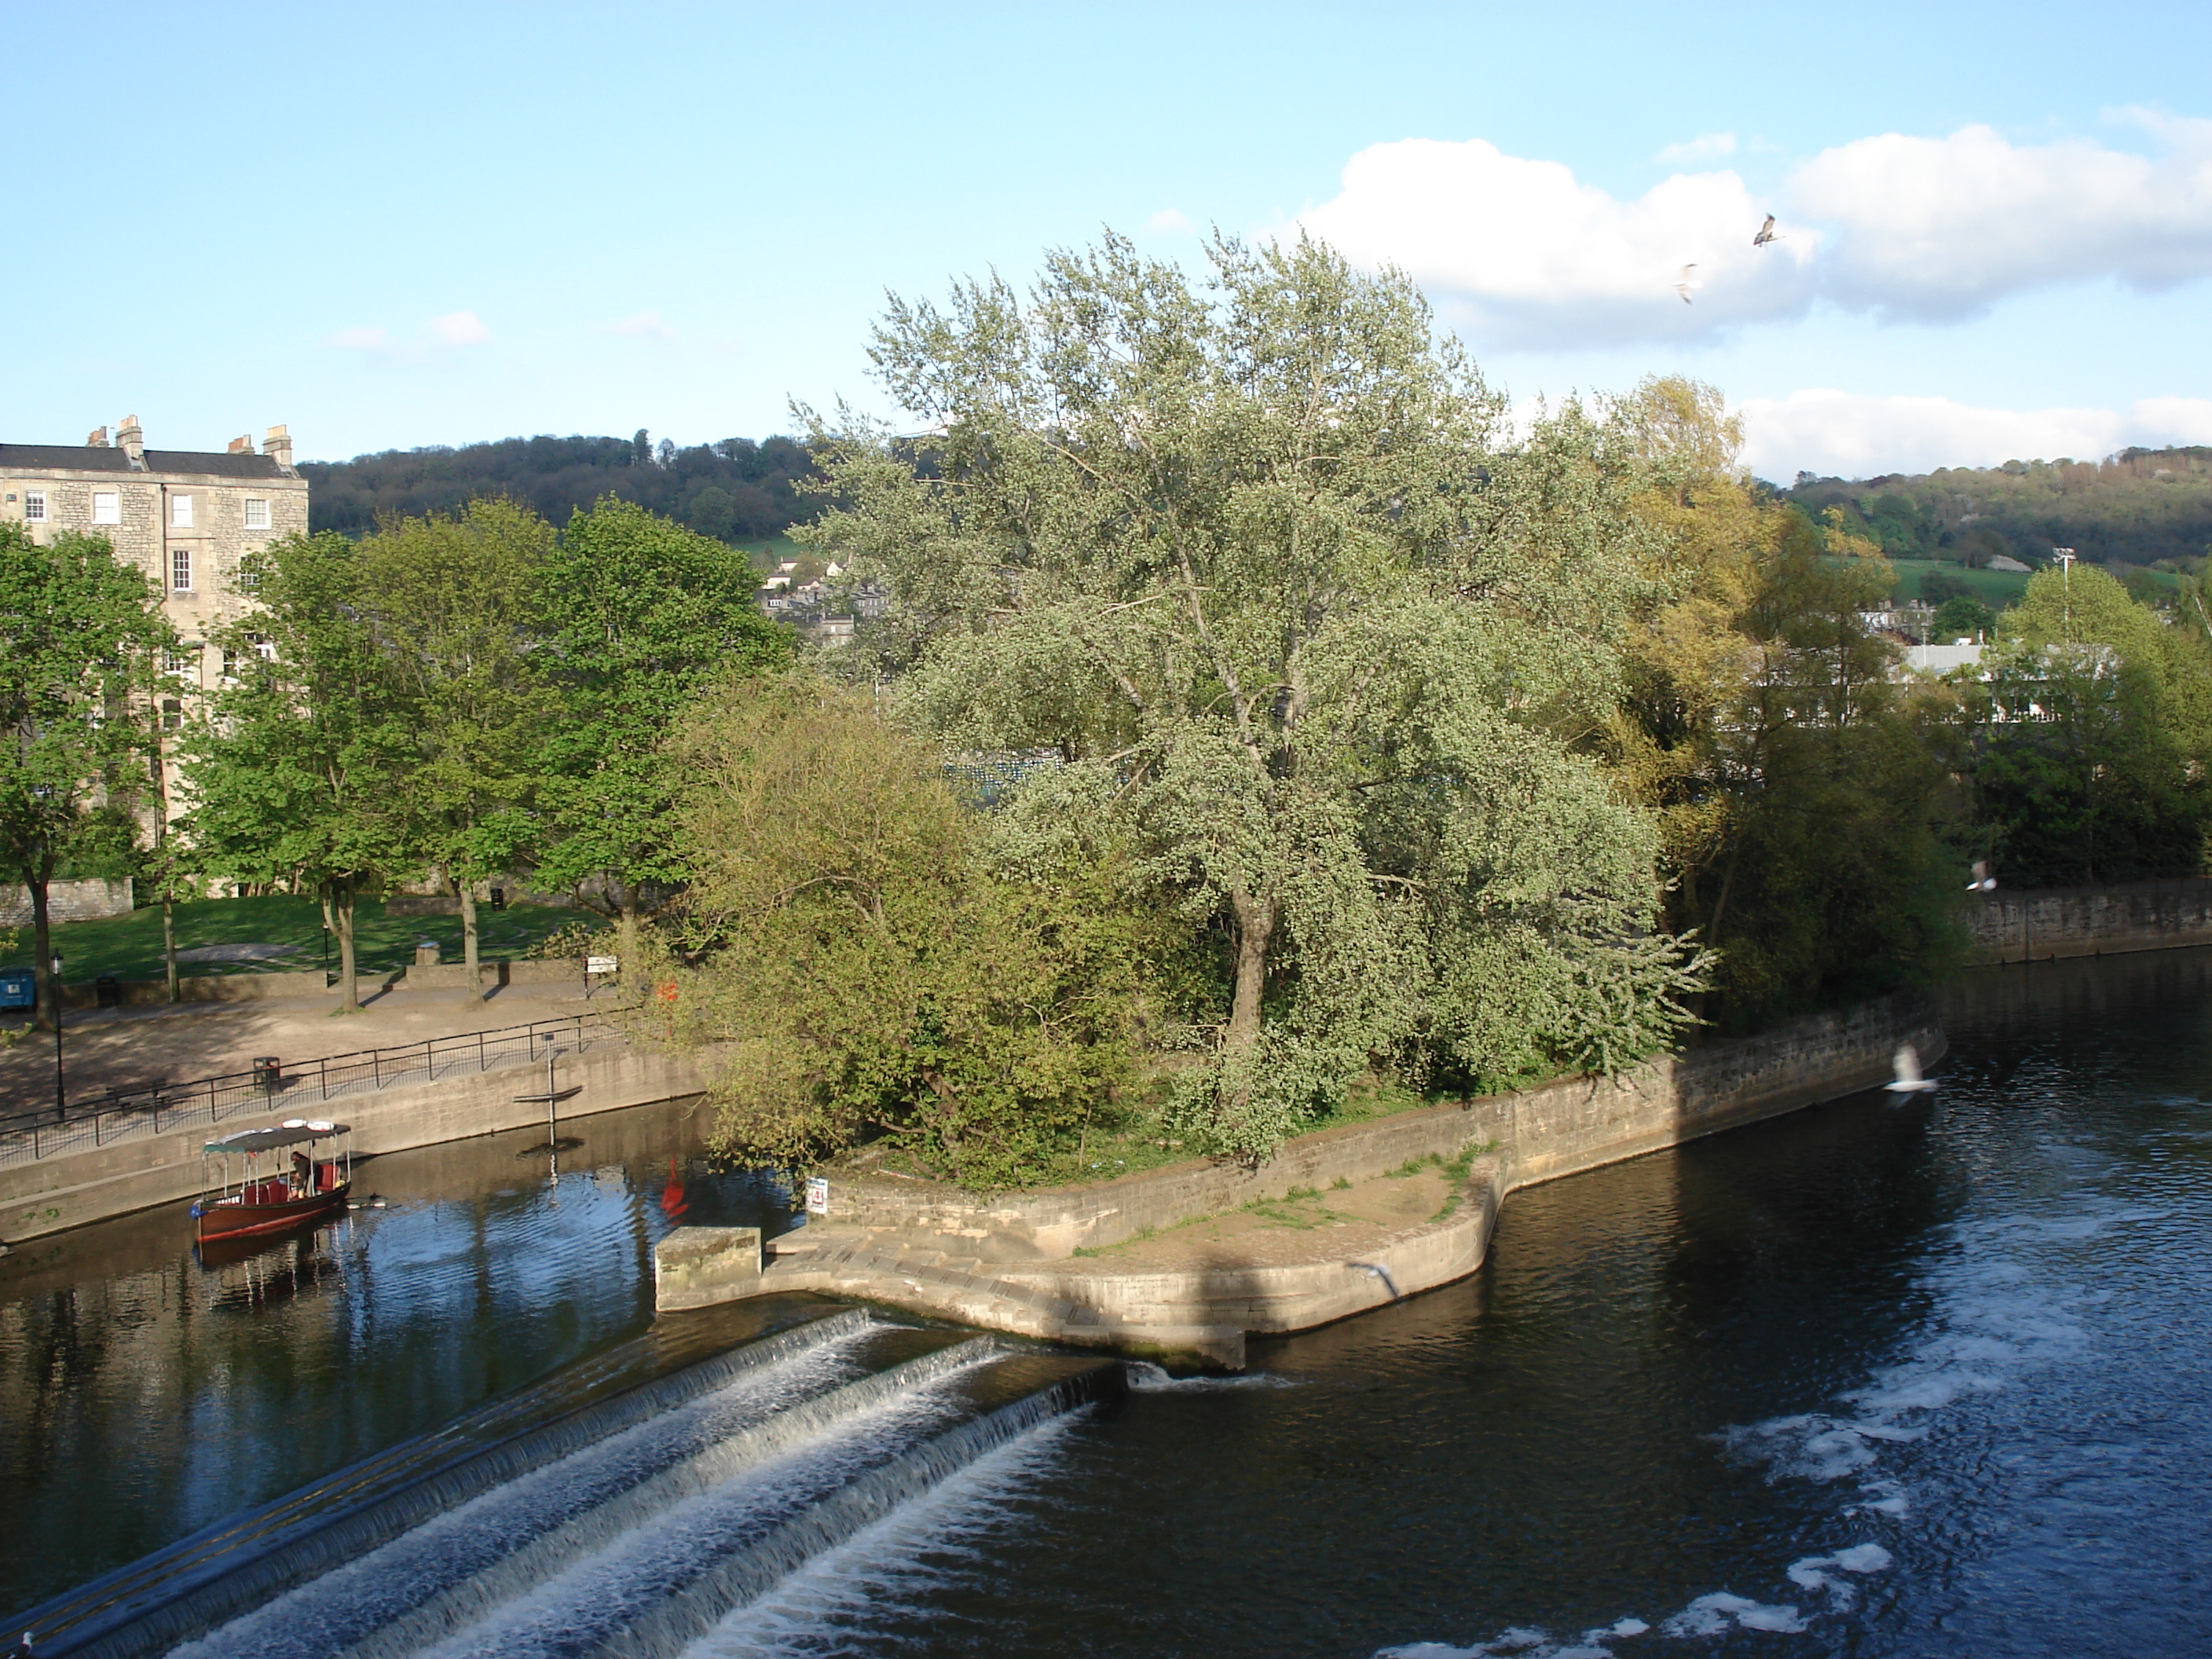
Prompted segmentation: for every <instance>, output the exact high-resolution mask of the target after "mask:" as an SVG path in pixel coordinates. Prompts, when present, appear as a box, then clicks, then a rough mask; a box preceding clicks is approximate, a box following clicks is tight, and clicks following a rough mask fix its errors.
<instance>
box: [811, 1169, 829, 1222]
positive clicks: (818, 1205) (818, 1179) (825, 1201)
mask: <svg viewBox="0 0 2212 1659" xmlns="http://www.w3.org/2000/svg"><path fill="white" fill-rule="evenodd" d="M806 1213H807V1214H809V1215H828V1214H829V1176H807V1177H806Z"/></svg>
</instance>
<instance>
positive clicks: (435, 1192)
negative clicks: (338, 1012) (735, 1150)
mask: <svg viewBox="0 0 2212 1659" xmlns="http://www.w3.org/2000/svg"><path fill="white" fill-rule="evenodd" d="M705 1128H706V1124H705V1122H704V1121H703V1116H702V1115H701V1114H699V1113H697V1112H696V1111H695V1110H694V1109H692V1107H691V1106H690V1104H689V1103H671V1104H668V1105H664V1106H656V1107H647V1108H641V1109H635V1110H633V1111H627V1112H619V1113H610V1114H605V1115H600V1116H596V1117H588V1118H580V1119H574V1120H570V1121H565V1122H564V1123H563V1124H562V1132H563V1138H564V1140H566V1141H568V1143H569V1144H567V1145H564V1146H562V1147H561V1148H560V1149H559V1150H558V1151H557V1152H551V1151H549V1149H548V1148H547V1147H546V1146H545V1132H544V1128H543V1127H539V1128H538V1129H537V1130H536V1131H535V1132H534V1133H520V1132H517V1133H510V1134H505V1135H495V1136H486V1137H483V1138H482V1139H476V1140H469V1141H460V1142H455V1143H453V1144H451V1145H448V1146H437V1147H428V1148H424V1149H422V1150H421V1151H419V1152H404V1153H398V1154H394V1155H392V1156H389V1157H386V1158H376V1159H373V1160H369V1161H368V1162H366V1163H364V1164H363V1165H362V1171H361V1178H360V1179H359V1180H358V1181H357V1182H356V1192H357V1193H359V1194H362V1195H363V1201H364V1202H365V1203H366V1204H367V1205H368V1206H369V1207H363V1208H357V1209H355V1210H353V1211H351V1212H349V1213H347V1214H346V1215H344V1216H343V1218H338V1219H335V1220H327V1221H326V1222H325V1225H319V1226H313V1227H310V1228H307V1229H306V1230H304V1231H300V1232H296V1233H291V1234H287V1235H283V1236H281V1237H276V1238H273V1239H252V1240H238V1241H235V1242H233V1243H219V1244H216V1245H212V1246H203V1247H200V1249H199V1250H198V1251H197V1252H196V1251H195V1249H194V1247H193V1245H192V1243H191V1226H190V1223H189V1221H188V1220H187V1219H186V1218H185V1215H184V1209H185V1206H183V1205H182V1204H178V1205H172V1206H163V1207H162V1208H161V1209H159V1210H155V1211H151V1212H146V1213H143V1214H141V1215H137V1216H131V1217H125V1218H121V1219H119V1220H117V1221H113V1222H109V1223H105V1224H102V1225H99V1226H95V1227H90V1228H85V1229H82V1230H80V1231H76V1232H74V1233H67V1234H63V1235H61V1236H59V1237H56V1238H52V1239H47V1240H41V1241H36V1242H34V1243H32V1244H30V1245H28V1246H27V1247H24V1248H22V1249H19V1250H18V1251H17V1252H16V1253H15V1254H14V1255H10V1256H9V1257H7V1258H5V1259H4V1260H0V1425H4V1428H0V1514H8V1515H11V1516H24V1515H35V1516H37V1517H38V1522H39V1534H40V1548H38V1549H36V1550H18V1549H10V1550H8V1551H5V1552H0V1608H9V1607H23V1606H27V1605H29V1604H31V1603H32V1602H33V1601H39V1600H41V1599H43V1598H44V1597H46V1596H47V1595H52V1594H54V1593H56V1592H58V1591H60V1590H62V1589H66V1588H69V1587H70V1586H71V1585H73V1584H76V1583H81V1582H82V1581H83V1580H85V1579H87V1578H88V1577H93V1576H94V1575H95V1574H97V1573H99V1572H100V1571H106V1569H108V1568H111V1567H113V1566H115V1565H119V1564H121V1563H124V1562H126V1561H129V1560H131V1559H134V1558H136V1557H137V1556H138V1555H141V1554H143V1553H145V1552H147V1551H148V1550H150V1549H152V1548H155V1547H158V1546H160V1545H161V1544H164V1543H167V1542H168V1541H171V1540H173V1539H175V1538H177V1537H180V1536H182V1535H184V1534H187V1533H189V1532H191V1531H193V1530H194V1529H196V1528H198V1527H201V1526H203V1525H205V1524H207V1523H208V1522H212V1521H215V1520H216V1519H219V1518H220V1517H222V1516H225V1515H228V1514H230V1513H232V1512H234V1511H235V1510H240V1509H243V1508H246V1507H248V1506H250V1505H252V1504H257V1503H260V1502H263V1501H264V1500H266V1499H268V1498H271V1497H274V1496H276V1495H277V1494H279V1493H282V1492H287V1491H289V1490H290V1489H291V1488H293V1487H295V1486H299V1485H301V1483H303V1482H304V1481H307V1480H312V1479H313V1478H315V1477H316V1476H318V1475H320V1474H325V1473H327V1472H329V1471H331V1470H332V1469H336V1468H342V1467H343V1466H345V1465H346V1464H349V1463H350V1462H355V1461H356V1460H357V1459H359V1458H362V1457H363V1456H366V1455H368V1454H370V1453H372V1452H374V1451H375V1450H377V1449H380V1448H381V1447H384V1446H386V1445H389V1444H392V1443H394V1442H395V1441H398V1440H400V1439H404V1438H405V1437H408V1436H410V1435H415V1434H418V1433H421V1432H422V1431H425V1430H428V1429H430V1428H433V1427H435V1426H436V1425H439V1424H441V1423H443V1422H445V1421H447V1419H451V1418H453V1417H454V1416H456V1415H458V1414H459V1413H462V1412H464V1411H466V1410H468V1409H469V1408H470V1407H474V1406H476V1405H477V1404H479V1403H481V1402H482V1401H485V1400H487V1399H489V1398H490V1397H492V1396H493V1395H497V1394H500V1393H501V1392H503V1391H505V1390H507V1389H513V1388H515V1387H517V1386H519V1385H520V1384H522V1383H527V1382H529V1381H531V1380H532V1379H533V1378H536V1377H539V1376H544V1375H545V1374H546V1373H548V1372H550V1371H551V1370H555V1369H556V1368H557V1367H560V1366H562V1365H566V1364H570V1363H572V1362H574V1361H575V1360H577V1359H579V1358H582V1357H584V1356H586V1355H588V1354H591V1353H593V1352H598V1351H600V1350H602V1349H604V1348H605V1347H606V1346H608V1345H610V1344H611V1343H614V1342H617V1341H618V1340H621V1339H623V1338H624V1337H626V1336H629V1335H632V1334H635V1333H636V1332H638V1331H640V1330H641V1329H642V1328H644V1327H645V1326H646V1324H647V1322H649V1321H650V1318H651V1314H652V1249H653V1242H654V1241H655V1240H656V1239H658V1238H659V1237H660V1236H661V1235H662V1234H663V1233H665V1231H667V1230H668V1229H669V1228H670V1227H671V1226H672V1225H676V1221H677V1219H678V1216H679V1215H680V1216H681V1218H683V1219H684V1220H686V1221H702V1222H707V1223H709V1224H720V1225H732V1224H736V1225H761V1226H763V1227H765V1228H766V1229H767V1230H768V1231H771V1232H775V1231H781V1230H782V1229H783V1228H784V1227H786V1226H787V1225H789V1221H790V1215H789V1206H788V1195H787V1193H786V1192H785V1191H783V1190H782V1188H781V1184H780V1183H779V1182H775V1180H773V1179H772V1178H767V1177H763V1176H759V1175H757V1174H754V1173H750V1172H717V1171H716V1170H714V1169H713V1168H712V1167H711V1166H710V1164H709V1161H708V1158H706V1156H705V1153H704V1142H703V1134H704V1131H705ZM556 1176H557V1180H556ZM671 1187H674V1188H678V1189H679V1191H680V1194H681V1198H680V1201H679V1205H678V1208H677V1209H676V1210H673V1211H671V1209H670V1208H669V1207H668V1206H667V1205H666V1203H665V1200H666V1197H667V1194H668V1193H669V1191H670V1190H671ZM379 1200H380V1201H381V1203H382V1204H383V1206H384V1207H382V1208H377V1207H374V1205H375V1204H376V1203H377V1202H378V1201H379Z"/></svg>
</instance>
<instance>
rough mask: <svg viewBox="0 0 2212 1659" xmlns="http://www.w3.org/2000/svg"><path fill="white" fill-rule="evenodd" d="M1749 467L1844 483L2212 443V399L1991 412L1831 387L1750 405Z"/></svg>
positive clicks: (1744, 410)
mask: <svg viewBox="0 0 2212 1659" xmlns="http://www.w3.org/2000/svg"><path fill="white" fill-rule="evenodd" d="M1740 412H1741V415H1742V416H1743V423H1744V437H1745V444H1744V460H1745V462H1746V464H1747V465H1749V466H1750V468H1751V469H1752V471H1754V472H1756V473H1758V474H1759V476H1760V477H1766V478H1773V479H1776V480H1778V481H1780V482H1783V483H1787V482H1788V481H1789V480H1790V478H1792V477H1795V476H1796V474H1797V473H1798V472H1799V471H1812V472H1818V473H1822V474H1825V475H1831V476H1835V477H1846V478H1863V477H1874V476H1876V475H1878V474H1881V473H1884V472H1922V471H1929V470H1930V469H1932V468H1935V467H1939V466H1994V465H1997V464H1998V463H2000V462H2002V461H2008V460H2056V459H2057V458H2058V457H2060V456H2062V455H2070V456H2072V457H2074V458H2075V459H2077V460H2090V459H2097V458H2100V457H2102V456H2105V455H2109V454H2111V453H2112V452H2113V451H2115V450H2118V449H2124V448H2125V447H2127V446H2129V445H2130V444H2146V445H2160V444H2176V443H2212V398H2143V399H2142V400H2141V401H2139V402H2137V403H2136V404H2132V405H2131V406H2130V407H2129V408H2127V409H2124V410H2114V409H2063V408H2062V409H1984V408H1977V407H1975V406H1973V405H1972V404H1960V403H1954V402H1953V401H1952V400H1951V399H1950V398H1875V397H1867V396H1863V395H1861V394H1859V393H1856V392H1836V391H1831V390H1825V389H1815V390H1807V391H1802V392H1791V393H1790V395H1789V396H1788V397H1787V398H1749V399H1747V400H1746V401H1745V402H1744V403H1743V404H1741V409H1740Z"/></svg>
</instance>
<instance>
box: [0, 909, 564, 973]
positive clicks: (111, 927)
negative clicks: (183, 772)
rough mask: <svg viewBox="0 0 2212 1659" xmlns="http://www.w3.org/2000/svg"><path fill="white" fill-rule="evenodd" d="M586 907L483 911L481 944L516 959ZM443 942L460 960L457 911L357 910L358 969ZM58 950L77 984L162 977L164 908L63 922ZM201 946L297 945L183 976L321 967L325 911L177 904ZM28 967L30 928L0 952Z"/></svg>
mask: <svg viewBox="0 0 2212 1659" xmlns="http://www.w3.org/2000/svg"><path fill="white" fill-rule="evenodd" d="M588 920H589V916H588V915H587V913H586V912H584V911H581V910H571V909H566V908H556V907H554V906H550V905H538V904H519V905H510V906H509V907H508V908H506V909H504V910H495V909H493V908H490V906H489V905H485V906H483V907H480V908H478V910H477V951H479V953H480V954H481V955H482V956H483V959H484V960H485V961H487V962H496V961H499V960H501V959H502V958H506V959H508V960H513V959H517V958H520V957H522V956H523V955H525V954H526V952H527V951H529V949H530V947H531V946H532V945H534V944H536V943H537V942H538V940H539V939H544V937H545V936H546V935H547V934H549V933H558V932H559V931H560V930H561V929H562V928H563V927H569V926H571V925H573V924H574V923H576V922H579V921H588ZM424 939H435V940H436V941H437V943H438V945H439V948H440V950H441V951H442V953H443V955H444V957H445V960H447V962H459V960H460V959H461V919H460V918H459V916H387V915H385V914H384V904H383V902H382V901H381V900H375V901H370V900H363V901H362V902H361V903H360V904H359V905H358V906H356V908H355V910H354V945H355V949H356V951H357V953H358V955H359V958H360V963H361V968H362V971H363V972H364V973H368V972H373V971H375V970H377V969H386V968H403V967H405V966H406V965H407V964H408V963H411V962H412V961H414V960H415V947H416V945H417V944H419V943H420V942H421V941H422V940H424ZM54 945H55V947H56V948H57V949H58V950H59V951H61V953H62V957H63V963H64V965H63V972H62V977H63V978H64V979H65V980H67V981H70V983H72V984H75V983H77V982H80V981H88V980H94V979H98V978H100V977H101V976H102V975H113V976H114V977H115V978H117V979H159V978H161V971H162V970H161V907H160V906H158V905H149V906H147V907H146V908H143V909H139V910H134V911H132V912H131V914H130V915H127V916H111V917H109V918H107V919H106V920H105V921H70V922H64V923H63V924H62V925H61V926H59V927H56V928H55V929H54ZM194 945H296V946H297V947H298V948H297V949H296V950H295V951H291V952H289V954H287V955H284V956H281V957H273V958H271V959H269V960H266V961H261V962H180V963H178V964H177V971H178V972H179V973H181V974H191V975H201V974H258V973H268V972H270V971H282V970H283V969H306V968H319V967H320V966H321V965H322V961H323V912H322V907H321V906H320V905H319V904H318V903H317V902H315V901H314V900H313V899H311V898H246V899H200V900H198V901H197V902H193V903H191V904H179V906H178V907H177V949H178V950H179V951H187V950H190V949H191V947H192V946H194ZM29 966H31V930H30V928H29V927H28V926H25V927H19V928H17V929H16V930H15V948H14V949H13V950H11V951H6V952H4V953H0V968H28V967H29ZM331 967H332V968H333V969H335V968H336V967H337V941H336V940H335V939H333V940H332V941H331Z"/></svg>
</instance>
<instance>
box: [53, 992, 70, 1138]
mask: <svg viewBox="0 0 2212 1659" xmlns="http://www.w3.org/2000/svg"><path fill="white" fill-rule="evenodd" d="M48 965H49V966H51V967H52V969H53V973H52V975H51V976H50V977H51V980H52V985H53V987H54V1121H55V1122H57V1123H58V1122H60V1121H62V1110H63V1108H64V1106H65V1105H67V1103H68V1098H69V1097H67V1096H66V1095H64V1093H63V1092H62V953H61V952H60V951H55V952H54V957H53V961H52V963H50V964H48Z"/></svg>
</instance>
